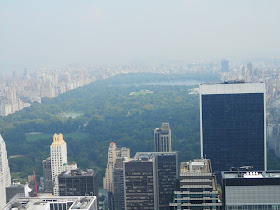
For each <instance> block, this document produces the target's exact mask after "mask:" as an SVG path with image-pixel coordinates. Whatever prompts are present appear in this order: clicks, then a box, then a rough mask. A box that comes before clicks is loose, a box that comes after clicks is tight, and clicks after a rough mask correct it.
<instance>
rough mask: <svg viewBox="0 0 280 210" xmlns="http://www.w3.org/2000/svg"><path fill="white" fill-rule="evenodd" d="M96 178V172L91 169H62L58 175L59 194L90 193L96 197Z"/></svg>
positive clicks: (82, 194)
mask: <svg viewBox="0 0 280 210" xmlns="http://www.w3.org/2000/svg"><path fill="white" fill-rule="evenodd" d="M97 178H98V177H97V172H96V171H94V170H92V169H86V170H81V169H75V170H69V171H64V172H62V173H61V174H60V175H59V176H58V183H59V196H86V195H90V196H96V197H97V198H98V179H97ZM97 200H98V199H97Z"/></svg>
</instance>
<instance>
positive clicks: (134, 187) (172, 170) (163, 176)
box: [124, 152, 178, 210]
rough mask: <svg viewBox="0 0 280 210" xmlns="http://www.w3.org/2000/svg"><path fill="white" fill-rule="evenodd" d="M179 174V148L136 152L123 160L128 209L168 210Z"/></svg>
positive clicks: (126, 205)
mask: <svg viewBox="0 0 280 210" xmlns="http://www.w3.org/2000/svg"><path fill="white" fill-rule="evenodd" d="M177 175H178V174H177V152H138V153H136V155H135V157H134V159H130V160H127V161H124V192H125V193H124V195H125V196H124V199H125V209H159V210H168V209H169V202H171V195H172V193H173V190H174V189H175V185H176V179H177V177H178V176H177Z"/></svg>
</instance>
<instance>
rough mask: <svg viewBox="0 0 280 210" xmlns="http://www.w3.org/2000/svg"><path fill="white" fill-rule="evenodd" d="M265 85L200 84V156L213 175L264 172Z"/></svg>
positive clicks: (240, 83) (234, 83) (241, 83)
mask: <svg viewBox="0 0 280 210" xmlns="http://www.w3.org/2000/svg"><path fill="white" fill-rule="evenodd" d="M265 98H266V95H265V84H264V83H244V82H233V83H223V84H201V85H200V135H201V139H200V140H201V156H202V157H204V158H205V157H206V158H207V159H210V160H211V164H212V169H213V172H218V171H223V170H229V169H230V168H231V167H240V166H253V168H254V169H255V170H266V168H267V165H266V113H265V110H266V103H265Z"/></svg>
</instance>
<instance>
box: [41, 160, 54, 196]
mask: <svg viewBox="0 0 280 210" xmlns="http://www.w3.org/2000/svg"><path fill="white" fill-rule="evenodd" d="M42 164H43V177H44V187H45V189H44V191H45V192H46V193H52V192H53V183H52V163H51V157H48V158H47V159H46V160H43V161H42Z"/></svg>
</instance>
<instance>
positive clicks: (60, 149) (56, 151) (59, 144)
mask: <svg viewBox="0 0 280 210" xmlns="http://www.w3.org/2000/svg"><path fill="white" fill-rule="evenodd" d="M50 151H51V171H52V183H53V195H55V196H58V195H59V187H58V175H59V174H61V173H62V172H63V171H66V170H72V169H77V164H76V163H71V164H69V163H68V160H67V145H66V142H65V141H64V140H63V135H62V134H61V133H60V134H56V133H55V134H54V136H53V143H52V145H51V146H50Z"/></svg>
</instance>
